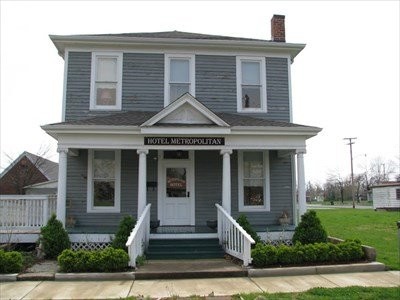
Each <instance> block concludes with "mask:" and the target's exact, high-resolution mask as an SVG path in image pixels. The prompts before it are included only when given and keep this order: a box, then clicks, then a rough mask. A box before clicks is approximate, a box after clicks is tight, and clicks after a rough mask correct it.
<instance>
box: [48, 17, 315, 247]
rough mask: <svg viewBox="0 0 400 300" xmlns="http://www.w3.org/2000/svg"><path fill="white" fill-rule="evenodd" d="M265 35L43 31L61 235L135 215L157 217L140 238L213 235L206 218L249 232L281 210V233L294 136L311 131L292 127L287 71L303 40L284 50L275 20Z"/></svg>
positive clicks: (293, 169)
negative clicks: (53, 59) (56, 102)
mask: <svg viewBox="0 0 400 300" xmlns="http://www.w3.org/2000/svg"><path fill="white" fill-rule="evenodd" d="M271 35H272V37H271V40H258V39H248V38H236V37H227V36H217V35H208V34H197V33H188V32H180V31H169V32H152V33H124V34H94V35H67V36H56V35H51V36H50V38H51V40H52V41H53V43H54V45H55V46H56V48H57V50H58V53H59V54H60V56H61V57H62V58H63V59H64V61H65V74H64V98H63V114H62V115H63V120H62V122H61V123H57V124H50V125H45V126H43V129H44V130H45V131H46V132H47V133H48V134H50V135H51V136H52V137H54V138H55V139H56V140H57V141H58V152H59V155H60V157H59V181H58V203H57V217H58V219H60V220H61V221H62V222H64V223H66V220H68V219H69V218H73V219H74V222H76V223H75V228H70V229H68V230H69V231H70V232H71V233H81V234H85V238H87V236H88V234H94V235H95V234H99V235H100V234H104V233H105V234H109V233H114V232H115V228H116V226H117V225H118V223H119V221H120V219H121V218H122V217H123V216H124V215H128V214H129V215H134V216H135V217H137V218H138V219H139V218H140V217H141V216H142V215H143V213H144V212H145V211H146V213H148V214H149V219H150V220H152V221H157V220H159V227H158V228H153V230H152V235H150V239H152V238H154V237H156V236H157V237H159V235H161V234H163V233H169V235H168V234H167V235H165V236H169V237H170V238H171V236H172V237H173V236H178V235H179V233H185V234H184V235H181V237H183V236H185V237H188V236H192V237H194V236H198V237H199V236H202V234H203V237H205V236H207V237H217V231H218V234H219V233H220V232H219V231H221V230H223V229H221V228H220V224H218V229H215V230H213V229H209V228H208V227H207V226H206V225H207V221H212V220H217V218H218V217H217V216H218V211H220V213H221V212H222V214H223V215H228V216H231V217H233V218H234V219H236V218H237V217H238V216H239V215H240V214H245V215H246V216H247V218H248V220H249V221H250V223H251V224H252V225H253V226H254V227H255V228H256V229H257V231H259V232H265V231H266V230H267V229H268V228H269V230H271V231H273V230H274V229H276V228H278V229H279V228H280V227H279V225H278V219H279V217H280V216H281V215H282V213H283V212H285V213H287V214H288V215H289V216H290V220H291V221H290V225H291V226H289V227H288V228H293V227H294V226H295V225H296V223H297V222H298V219H299V216H300V215H301V214H303V213H304V212H305V210H306V200H305V199H306V198H305V180H304V161H303V155H304V153H305V152H306V140H307V139H308V138H310V137H313V136H315V135H316V134H317V133H318V132H319V131H320V130H321V129H320V128H317V127H310V126H303V125H298V124H294V123H292V118H293V112H292V95H291V74H290V73H291V71H290V68H291V64H292V63H293V61H294V58H295V57H296V56H297V55H298V54H299V53H300V52H301V51H302V49H303V48H304V47H305V45H304V44H293V43H286V41H285V23H284V16H281V15H274V16H273V18H272V20H271ZM148 204H151V206H149V205H148ZM216 204H219V205H216ZM146 208H148V209H146ZM147 210H148V211H147ZM218 219H219V218H218ZM219 222H222V221H219ZM152 224H153V225H154V224H156V225H154V226H153V227H157V225H158V224H157V222H152ZM279 230H280V229H279ZM157 234H158V235H157ZM94 235H93V236H94Z"/></svg>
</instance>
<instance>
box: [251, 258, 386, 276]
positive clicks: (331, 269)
mask: <svg viewBox="0 0 400 300" xmlns="http://www.w3.org/2000/svg"><path fill="white" fill-rule="evenodd" d="M380 271H386V266H385V265H384V264H382V263H379V262H371V263H360V264H348V265H326V266H309V267H288V268H287V267H285V268H270V269H249V270H248V272H249V275H248V276H249V277H250V278H251V277H272V276H296V275H319V274H333V273H355V272H380Z"/></svg>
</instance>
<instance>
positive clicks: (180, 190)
mask: <svg viewBox="0 0 400 300" xmlns="http://www.w3.org/2000/svg"><path fill="white" fill-rule="evenodd" d="M160 169H161V170H160V171H161V187H160V192H161V195H160V194H159V196H161V197H160V198H161V199H160V198H159V202H158V203H159V205H161V207H160V208H161V209H162V211H161V225H194V174H193V165H192V161H191V160H176V159H173V160H166V159H164V160H163V161H162V163H161V168H160Z"/></svg>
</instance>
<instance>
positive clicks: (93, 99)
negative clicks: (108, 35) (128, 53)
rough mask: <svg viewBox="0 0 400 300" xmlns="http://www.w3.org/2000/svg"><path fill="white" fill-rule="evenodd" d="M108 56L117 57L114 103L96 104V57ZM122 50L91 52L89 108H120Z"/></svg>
mask: <svg viewBox="0 0 400 300" xmlns="http://www.w3.org/2000/svg"><path fill="white" fill-rule="evenodd" d="M98 56H108V57H113V58H117V90H116V102H115V105H96V90H95V89H96V67H97V66H96V58H97V57H98ZM122 58H123V54H122V52H111V51H110V52H92V68H91V77H90V110H107V111H108V110H121V107H122Z"/></svg>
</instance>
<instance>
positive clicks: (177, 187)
mask: <svg viewBox="0 0 400 300" xmlns="http://www.w3.org/2000/svg"><path fill="white" fill-rule="evenodd" d="M167 196H168V197H186V169H185V168H167Z"/></svg>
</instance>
